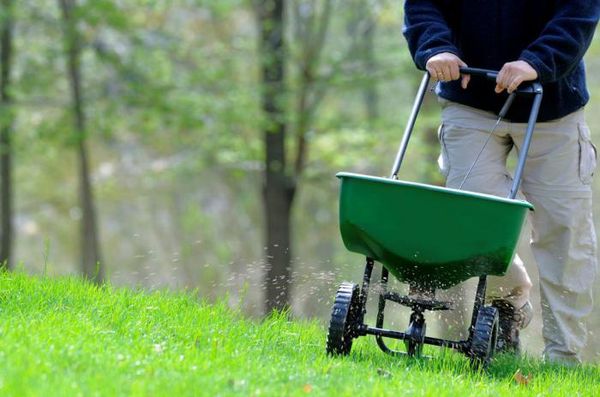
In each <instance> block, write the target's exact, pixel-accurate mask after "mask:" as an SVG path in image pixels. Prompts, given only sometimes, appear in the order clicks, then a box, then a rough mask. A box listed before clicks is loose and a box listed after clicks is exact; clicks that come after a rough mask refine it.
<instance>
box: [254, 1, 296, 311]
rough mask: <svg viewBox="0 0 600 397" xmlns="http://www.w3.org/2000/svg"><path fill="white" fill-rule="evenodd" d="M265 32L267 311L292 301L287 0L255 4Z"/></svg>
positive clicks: (262, 41)
mask: <svg viewBox="0 0 600 397" xmlns="http://www.w3.org/2000/svg"><path fill="white" fill-rule="evenodd" d="M256 6H257V11H258V22H259V29H260V49H261V62H262V64H261V72H262V85H263V87H262V90H263V91H262V110H263V112H264V114H265V119H266V122H265V130H264V142H265V154H266V156H265V181H264V190H263V195H264V204H265V218H266V243H267V247H266V255H267V257H266V263H267V268H266V274H265V289H266V296H265V309H266V312H267V313H269V312H270V311H272V310H274V309H277V310H281V309H284V308H285V307H286V306H288V305H289V302H290V292H289V291H290V276H291V263H290V258H291V230H290V226H291V225H290V224H291V208H292V201H293V199H294V193H295V183H294V181H293V179H292V178H290V177H289V175H288V174H287V162H286V156H285V137H286V110H285V108H286V106H285V103H284V102H285V94H286V86H285V60H286V52H285V42H284V40H285V38H284V24H285V22H284V12H283V8H284V1H283V0H260V1H257V2H256Z"/></svg>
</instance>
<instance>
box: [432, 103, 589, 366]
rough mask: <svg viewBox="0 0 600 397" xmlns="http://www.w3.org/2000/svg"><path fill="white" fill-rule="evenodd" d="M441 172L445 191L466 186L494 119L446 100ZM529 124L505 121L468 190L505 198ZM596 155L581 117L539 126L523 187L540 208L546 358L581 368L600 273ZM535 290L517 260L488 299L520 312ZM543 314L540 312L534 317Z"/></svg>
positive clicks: (534, 219) (492, 281) (537, 250)
mask: <svg viewBox="0 0 600 397" xmlns="http://www.w3.org/2000/svg"><path fill="white" fill-rule="evenodd" d="M441 102H442V106H443V112H442V125H441V127H440V131H439V138H440V143H441V152H442V153H441V155H440V159H439V165H440V169H441V171H442V173H443V174H444V176H445V177H446V178H447V180H446V185H447V186H448V187H452V188H458V186H460V184H461V182H462V180H463V178H464V176H465V174H466V172H467V171H468V169H469V167H470V166H471V164H472V163H473V161H474V159H475V157H476V155H477V153H478V152H479V151H480V150H481V148H482V147H483V144H484V142H485V140H486V138H487V137H488V135H489V132H490V131H491V130H492V129H493V127H494V124H495V123H496V116H495V115H494V114H492V113H488V112H485V111H481V110H478V109H474V108H471V107H467V106H463V105H459V104H456V103H453V102H449V101H445V100H441ZM525 127H526V124H524V123H510V122H502V123H501V124H500V125H499V126H498V128H497V129H496V131H495V133H494V135H493V137H491V139H490V141H489V142H488V144H487V146H486V148H485V150H484V151H483V153H482V155H481V157H480V158H479V160H478V162H477V165H476V166H475V167H474V169H473V171H472V173H471V174H470V177H469V178H468V179H467V181H466V183H465V185H464V186H463V189H464V190H471V191H476V192H482V193H488V194H494V195H498V196H503V197H507V196H508V193H509V191H510V187H511V184H512V177H511V175H510V174H509V172H508V171H507V169H506V161H507V157H508V154H509V152H510V151H511V149H512V148H513V147H515V148H516V149H517V151H518V150H519V148H520V147H521V145H522V143H523V139H524V135H525ZM596 159H597V153H596V149H595V147H594V146H593V144H592V142H591V139H590V131H589V128H588V126H587V124H586V122H585V118H584V112H583V110H580V111H577V112H575V113H572V114H570V115H568V116H566V117H564V118H562V119H558V120H555V121H552V122H546V123H538V124H537V125H536V129H535V132H534V137H533V141H532V144H531V148H530V150H529V155H528V159H527V164H526V167H525V170H524V175H523V180H522V184H521V193H522V195H521V198H523V196H524V197H525V198H526V199H527V200H528V201H529V202H531V203H532V204H533V205H534V206H535V211H534V212H532V213H531V219H530V221H531V226H532V235H531V240H530V245H531V248H532V251H533V254H534V257H535V259H536V262H537V266H538V269H539V275H540V294H541V296H540V298H541V302H542V318H543V337H544V342H545V350H544V357H545V358H546V359H547V360H555V361H564V362H578V361H580V357H579V352H580V351H581V350H582V348H584V346H585V343H586V325H585V320H586V317H587V316H588V315H589V314H590V312H591V310H592V286H593V284H594V279H595V276H596V271H597V259H596V234H595V231H594V224H593V221H592V188H591V183H592V176H593V172H594V169H595V167H596ZM531 287H532V284H531V280H530V278H529V276H528V274H527V271H526V270H525V267H524V266H523V262H522V261H521V260H520V259H519V258H518V256H517V257H515V260H514V262H513V264H512V266H511V267H510V270H509V272H508V274H507V275H506V276H504V277H490V278H489V286H488V294H487V298H488V299H494V298H504V299H507V300H508V301H509V302H511V303H512V304H513V305H514V306H515V307H521V306H523V304H525V302H526V301H527V300H528V299H529V294H530V290H531ZM534 311H535V312H538V310H534Z"/></svg>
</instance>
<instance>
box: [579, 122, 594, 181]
mask: <svg viewBox="0 0 600 397" xmlns="http://www.w3.org/2000/svg"><path fill="white" fill-rule="evenodd" d="M577 128H578V129H579V178H580V179H581V182H583V183H584V184H586V185H590V184H591V183H592V179H593V176H594V171H595V170H596V163H597V160H598V151H597V149H596V146H594V144H593V143H592V137H591V134H590V128H589V127H588V126H587V124H585V123H579V124H578V125H577Z"/></svg>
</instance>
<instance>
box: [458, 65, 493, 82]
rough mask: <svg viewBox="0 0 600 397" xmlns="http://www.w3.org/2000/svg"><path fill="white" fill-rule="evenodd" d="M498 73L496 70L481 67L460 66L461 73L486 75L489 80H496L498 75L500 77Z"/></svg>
mask: <svg viewBox="0 0 600 397" xmlns="http://www.w3.org/2000/svg"><path fill="white" fill-rule="evenodd" d="M498 73H499V72H497V71H495V70H488V69H479V68H468V67H462V68H460V74H470V75H472V76H479V77H484V78H486V79H488V80H494V81H495V80H496V77H498Z"/></svg>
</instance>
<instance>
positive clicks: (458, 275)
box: [337, 172, 533, 288]
mask: <svg viewBox="0 0 600 397" xmlns="http://www.w3.org/2000/svg"><path fill="white" fill-rule="evenodd" d="M337 177H338V178H340V179H341V192H340V230H341V234H342V239H343V241H344V244H345V245H346V247H347V248H348V249H349V250H350V251H352V252H356V253H360V254H363V255H365V256H367V257H370V258H373V259H374V260H376V261H378V262H380V263H381V264H383V266H385V267H386V268H387V269H388V270H389V271H390V273H392V274H393V275H394V276H395V277H396V278H398V279H399V280H400V281H402V282H405V283H409V284H413V285H419V286H427V287H431V288H448V287H451V286H453V285H455V284H458V283H460V282H462V281H464V280H467V279H469V278H471V277H475V276H481V275H494V276H501V275H504V274H505V273H506V271H507V270H508V267H509V266H510V263H511V262H512V259H513V256H514V255H515V250H516V246H517V243H518V240H519V236H520V234H521V229H522V227H523V224H524V222H525V219H526V216H527V213H528V211H529V210H532V209H533V206H532V205H531V204H530V203H528V202H526V201H521V200H512V199H507V198H500V197H496V196H490V195H486V194H479V193H472V192H466V191H461V190H455V189H449V188H443V187H438V186H432V185H426V184H420V183H414V182H405V181H398V180H393V179H386V178H378V177H373V176H366V175H359V174H351V173H345V172H343V173H339V174H337Z"/></svg>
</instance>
